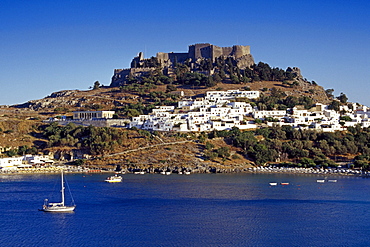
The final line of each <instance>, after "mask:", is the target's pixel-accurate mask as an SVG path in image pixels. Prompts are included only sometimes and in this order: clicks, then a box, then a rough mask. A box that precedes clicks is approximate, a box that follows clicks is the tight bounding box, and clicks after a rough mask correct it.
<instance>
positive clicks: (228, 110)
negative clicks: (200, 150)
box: [48, 90, 370, 132]
mask: <svg viewBox="0 0 370 247" xmlns="http://www.w3.org/2000/svg"><path fill="white" fill-rule="evenodd" d="M259 96H260V93H259V91H240V90H227V91H208V92H207V93H206V94H205V96H204V97H202V98H194V99H193V98H183V99H182V100H181V101H179V102H178V105H177V107H175V106H157V107H156V108H155V109H153V110H152V112H151V113H149V114H147V115H139V116H137V117H132V119H129V120H128V119H113V116H114V113H115V112H114V111H79V112H74V114H73V119H71V120H67V119H66V118H65V117H64V118H59V119H51V120H48V121H58V122H59V123H60V124H63V125H65V124H67V123H68V122H74V123H76V124H83V125H86V126H88V125H93V126H97V127H103V126H104V127H126V128H138V129H143V130H149V131H179V132H201V131H212V130H230V129H231V128H233V127H236V128H239V129H241V130H247V129H256V128H260V127H263V126H266V127H267V126H269V127H272V126H283V125H289V126H291V127H293V128H299V129H311V130H317V131H323V132H334V131H343V130H345V129H346V128H347V127H354V126H356V125H360V126H361V127H362V128H366V127H369V126H370V120H369V117H370V111H369V108H368V107H366V106H363V105H360V104H356V103H347V104H345V105H341V106H340V109H339V111H335V110H332V109H329V107H328V105H324V104H320V103H316V104H315V105H314V107H312V108H311V109H304V107H303V106H300V105H297V106H295V107H293V108H291V109H287V110H260V109H258V107H257V106H254V107H252V105H251V104H250V103H247V102H245V99H247V100H253V99H257V98H258V97H259ZM242 99H243V100H242Z"/></svg>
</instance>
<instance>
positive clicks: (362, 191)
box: [0, 173, 370, 247]
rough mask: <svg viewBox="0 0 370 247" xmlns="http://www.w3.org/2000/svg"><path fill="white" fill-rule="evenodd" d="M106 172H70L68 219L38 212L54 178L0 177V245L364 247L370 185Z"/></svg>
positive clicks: (53, 193)
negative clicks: (115, 176) (112, 179)
mask: <svg viewBox="0 0 370 247" xmlns="http://www.w3.org/2000/svg"><path fill="white" fill-rule="evenodd" d="M108 175H109V174H82V173H80V174H66V179H67V181H68V184H69V187H70V189H71V191H72V194H73V197H74V199H75V202H76V204H77V207H76V210H75V212H73V213H45V212H41V211H38V209H40V208H41V207H42V204H43V200H44V199H45V198H47V197H48V198H50V201H59V197H58V196H60V195H59V193H58V192H59V190H60V185H59V183H58V182H59V175H56V174H42V175H0V210H1V220H0V246H285V247H286V246H369V245H370V233H369V229H370V179H368V178H362V177H354V176H348V177H347V176H337V177H328V179H337V182H336V183H328V182H325V183H322V184H320V183H317V182H316V180H317V179H323V177H322V176H318V175H294V174H191V175H188V176H187V175H178V174H172V175H169V176H166V175H160V174H145V175H134V174H126V175H123V176H124V181H123V182H122V183H115V184H108V183H105V182H103V180H104V179H105V177H107V176H108ZM269 182H278V183H279V185H278V186H269ZM281 182H289V185H284V186H283V185H280V183H281ZM53 197H54V198H53Z"/></svg>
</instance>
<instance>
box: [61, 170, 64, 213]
mask: <svg viewBox="0 0 370 247" xmlns="http://www.w3.org/2000/svg"><path fill="white" fill-rule="evenodd" d="M61 174H62V205H63V206H64V180H63V169H62V173H61Z"/></svg>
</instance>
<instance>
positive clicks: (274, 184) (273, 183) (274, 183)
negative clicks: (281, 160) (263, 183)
mask: <svg viewBox="0 0 370 247" xmlns="http://www.w3.org/2000/svg"><path fill="white" fill-rule="evenodd" d="M277 184H278V183H276V182H271V183H269V185H270V186H276V185H277Z"/></svg>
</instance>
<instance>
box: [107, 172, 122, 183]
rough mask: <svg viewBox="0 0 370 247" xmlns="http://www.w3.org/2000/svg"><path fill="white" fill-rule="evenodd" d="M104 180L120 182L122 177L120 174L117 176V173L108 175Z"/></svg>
mask: <svg viewBox="0 0 370 247" xmlns="http://www.w3.org/2000/svg"><path fill="white" fill-rule="evenodd" d="M104 182H107V183H120V182H122V177H121V176H118V175H117V174H116V175H114V176H109V177H107V178H106V179H105V180H104Z"/></svg>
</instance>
